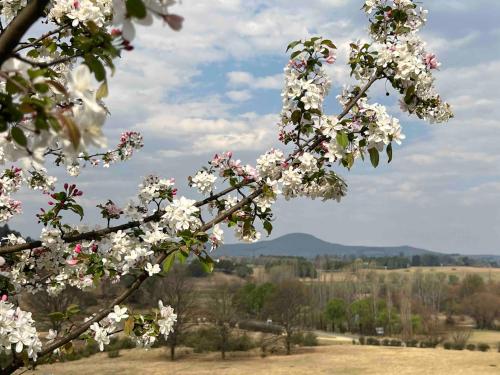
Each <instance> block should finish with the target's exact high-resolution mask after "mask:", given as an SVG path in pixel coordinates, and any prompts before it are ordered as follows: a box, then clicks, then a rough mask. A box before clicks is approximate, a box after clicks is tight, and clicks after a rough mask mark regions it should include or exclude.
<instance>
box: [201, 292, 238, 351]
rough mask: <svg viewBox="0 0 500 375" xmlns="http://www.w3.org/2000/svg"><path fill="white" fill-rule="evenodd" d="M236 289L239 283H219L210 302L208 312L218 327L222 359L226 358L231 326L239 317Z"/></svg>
mask: <svg viewBox="0 0 500 375" xmlns="http://www.w3.org/2000/svg"><path fill="white" fill-rule="evenodd" d="M236 289H237V285H233V284H229V283H219V284H217V285H216V286H215V290H214V292H213V294H212V296H211V298H210V300H209V302H208V313H209V315H210V317H211V320H212V321H213V322H214V324H215V327H216V329H217V333H218V336H219V346H220V351H221V357H222V359H225V358H226V352H227V350H228V343H229V338H230V335H231V326H232V325H234V323H235V321H236V318H237V311H238V310H237V305H236V298H235V295H236Z"/></svg>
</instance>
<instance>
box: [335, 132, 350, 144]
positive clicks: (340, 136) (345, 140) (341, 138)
mask: <svg viewBox="0 0 500 375" xmlns="http://www.w3.org/2000/svg"><path fill="white" fill-rule="evenodd" d="M335 138H336V139H337V143H338V144H339V145H340V146H341V147H343V148H346V147H347V146H348V145H349V137H348V136H347V134H345V133H341V132H339V133H337V136H336V137H335Z"/></svg>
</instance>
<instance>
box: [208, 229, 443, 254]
mask: <svg viewBox="0 0 500 375" xmlns="http://www.w3.org/2000/svg"><path fill="white" fill-rule="evenodd" d="M401 254H402V255H403V256H407V257H411V256H413V255H422V254H440V253H437V252H433V251H429V250H425V249H419V248H416V247H411V246H387V247H382V246H381V247H379V246H349V245H340V244H335V243H330V242H326V241H323V240H320V239H319V238H316V237H314V236H312V235H310V234H305V233H291V234H287V235H284V236H282V237H278V238H276V239H273V240H268V241H260V242H256V243H252V244H241V243H239V244H226V245H223V246H221V247H220V248H219V249H217V256H246V257H251V256H259V255H274V256H302V257H305V258H314V257H315V256H317V255H335V256H343V255H347V256H366V257H381V256H398V255H401Z"/></svg>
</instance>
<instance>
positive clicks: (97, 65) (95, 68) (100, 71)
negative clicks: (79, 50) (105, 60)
mask: <svg viewBox="0 0 500 375" xmlns="http://www.w3.org/2000/svg"><path fill="white" fill-rule="evenodd" d="M85 63H86V64H87V65H88V67H89V68H90V70H91V71H92V72H94V75H95V79H97V80H98V81H99V82H100V81H104V79H105V78H106V69H104V65H102V63H101V62H100V61H99V59H97V58H96V57H95V56H93V55H86V56H85Z"/></svg>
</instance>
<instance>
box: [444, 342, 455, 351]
mask: <svg viewBox="0 0 500 375" xmlns="http://www.w3.org/2000/svg"><path fill="white" fill-rule="evenodd" d="M452 346H453V344H452V343H451V342H448V341H446V342H445V343H443V348H445V349H446V350H450V349H451V347H452Z"/></svg>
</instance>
